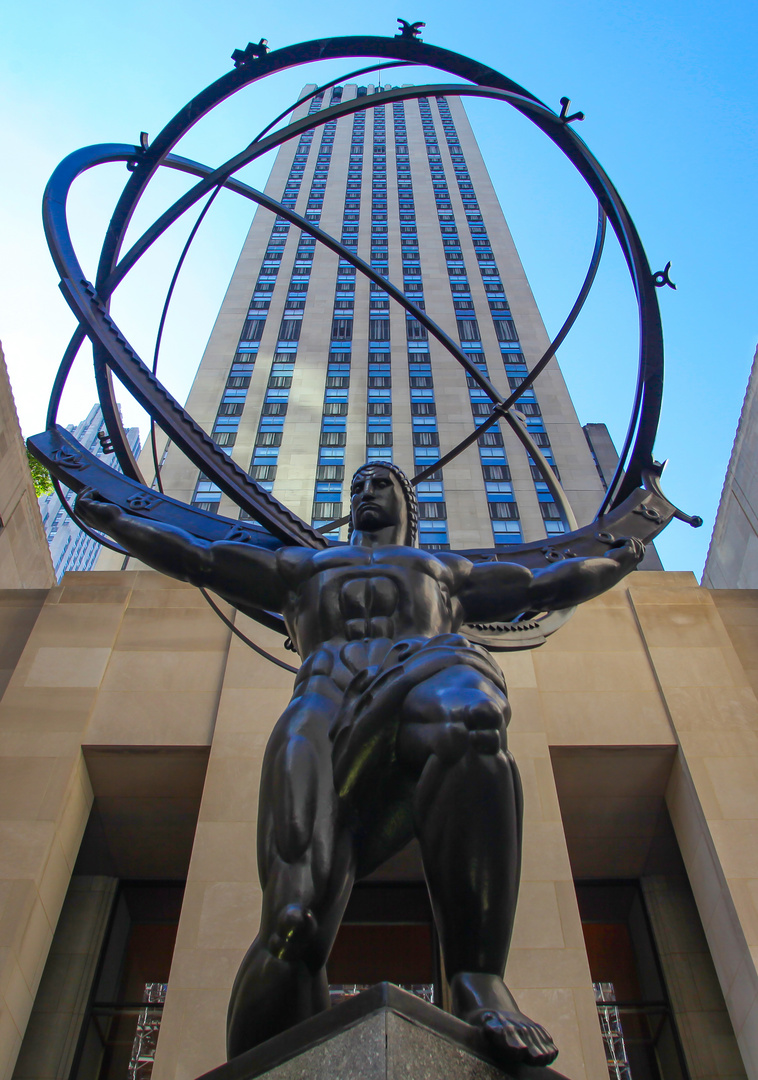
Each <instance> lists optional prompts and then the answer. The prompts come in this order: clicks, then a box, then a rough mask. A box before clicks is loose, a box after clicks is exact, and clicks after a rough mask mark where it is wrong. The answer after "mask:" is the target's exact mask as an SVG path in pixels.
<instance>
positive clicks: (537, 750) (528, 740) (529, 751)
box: [508, 731, 550, 761]
mask: <svg viewBox="0 0 758 1080" xmlns="http://www.w3.org/2000/svg"><path fill="white" fill-rule="evenodd" d="M508 742H509V746H510V749H511V751H512V752H513V754H514V756H516V757H517V758H518V760H519V761H523V759H524V758H544V759H546V760H549V757H550V751H549V749H548V745H547V739H546V738H545V734H544V732H541V731H540V732H536V731H514V732H509V739H508Z"/></svg>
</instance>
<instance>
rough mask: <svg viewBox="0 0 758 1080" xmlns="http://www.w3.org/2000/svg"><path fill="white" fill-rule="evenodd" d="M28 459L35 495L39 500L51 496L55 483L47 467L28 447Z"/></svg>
mask: <svg viewBox="0 0 758 1080" xmlns="http://www.w3.org/2000/svg"><path fill="white" fill-rule="evenodd" d="M26 458H27V461H28V462H29V471H30V472H31V474H32V483H33V484H34V493H35V495H36V496H37V498H38V499H39V498H40V497H41V496H42V495H51V494H52V491H53V481H52V480H51V479H50V473H49V472H48V471H47V469H46V468H45V466H44V465H43V464H42V463H41V462H39V461H37V459H36V457H34V456H33V454H32V453H31V451H30V450H29V449H28V447H27V451H26Z"/></svg>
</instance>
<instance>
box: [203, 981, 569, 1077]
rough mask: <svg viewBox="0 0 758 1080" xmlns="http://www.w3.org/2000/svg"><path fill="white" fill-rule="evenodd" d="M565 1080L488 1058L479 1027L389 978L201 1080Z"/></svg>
mask: <svg viewBox="0 0 758 1080" xmlns="http://www.w3.org/2000/svg"><path fill="white" fill-rule="evenodd" d="M262 1076H265V1077H266V1078H267V1080H502V1078H503V1077H510V1078H512V1080H565V1077H563V1076H562V1074H561V1073H558V1072H556V1071H555V1070H554V1069H540V1068H533V1067H530V1066H528V1065H521V1066H515V1067H514V1068H512V1069H509V1070H508V1071H507V1072H506V1071H504V1070H503V1069H501V1068H500V1067H499V1066H497V1065H496V1064H494V1062H493V1061H492V1060H491V1059H490V1058H489V1056H488V1055H487V1052H486V1049H485V1048H484V1047H483V1045H482V1043H481V1041H480V1037H479V1034H478V1032H477V1031H476V1030H475V1029H474V1028H472V1027H470V1025H468V1024H464V1023H463V1022H462V1021H460V1020H456V1018H455V1017H453V1016H450V1015H449V1014H448V1013H445V1012H442V1010H441V1009H437V1008H435V1006H434V1005H429V1004H427V1003H426V1002H425V1001H421V1000H420V999H419V998H417V997H414V996H413V994H408V993H406V992H405V991H404V990H400V989H398V987H396V986H392V985H391V984H390V983H378V984H377V985H376V986H372V987H371V989H370V990H366V991H364V993H362V994H359V995H357V996H356V997H354V998H350V999H349V1000H348V1001H345V1002H343V1003H342V1004H341V1005H338V1006H336V1007H335V1008H333V1009H330V1010H329V1011H328V1012H324V1013H321V1014H320V1015H319V1016H314V1017H313V1018H312V1019H310V1020H306V1021H305V1022H304V1023H302V1024H298V1025H297V1027H294V1028H291V1029H290V1030H289V1031H285V1032H284V1033H283V1034H281V1035H277V1036H276V1038H274V1039H269V1040H268V1042H265V1043H263V1044H262V1045H261V1046H258V1047H256V1048H255V1049H253V1050H249V1051H248V1052H247V1053H246V1054H240V1056H239V1057H237V1058H235V1059H234V1060H233V1061H230V1062H228V1063H227V1064H226V1065H221V1066H219V1068H217V1069H213V1070H212V1071H211V1072H209V1073H206V1074H205V1075H204V1076H203V1077H201V1078H200V1080H253V1078H254V1077H262Z"/></svg>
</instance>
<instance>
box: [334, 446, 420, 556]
mask: <svg viewBox="0 0 758 1080" xmlns="http://www.w3.org/2000/svg"><path fill="white" fill-rule="evenodd" d="M350 507H351V517H350V526H349V528H348V536H350V535H351V534H352V533H353V531H354V530H355V531H359V532H363V533H372V532H377V531H378V530H379V529H384V528H387V527H390V526H405V529H404V532H402V533H401V537H400V540H399V543H401V544H406V545H408V546H409V547H413V546H414V545H415V543H416V537H417V534H418V501H417V499H416V493H415V492H414V490H413V488H412V487H411V482H410V480H409V479H408V477H407V476H406V475H405V473H404V472H403V470H402V469H399V468H398V467H397V465H393V463H392V462H391V461H370V462H367V463H366V464H365V465H361V467H360V469H356V471H355V473H354V475H353V479H352V481H351V484H350Z"/></svg>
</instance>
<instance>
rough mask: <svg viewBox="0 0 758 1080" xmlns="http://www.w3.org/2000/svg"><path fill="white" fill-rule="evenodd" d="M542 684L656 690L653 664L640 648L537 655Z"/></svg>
mask: <svg viewBox="0 0 758 1080" xmlns="http://www.w3.org/2000/svg"><path fill="white" fill-rule="evenodd" d="M534 669H535V671H536V674H537V679H538V683H539V687H540V689H541V690H543V691H545V692H550V691H560V692H563V691H576V690H581V691H591V690H595V691H600V692H603V691H611V692H620V693H625V692H626V693H629V692H634V691H637V692H644V691H652V690H655V681H654V679H653V675H652V672H651V671H650V665H649V664H648V662H647V659H646V657H645V656H644V655H643V653H642V652H641V651H639V652H634V653H630V652H610V651H606V652H602V653H599V652H598V653H594V652H588V651H587V652H574V653H571V652H560V653H553V654H550V655H540V654H539V653H538V654H537V655H536V656H535V657H534Z"/></svg>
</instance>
